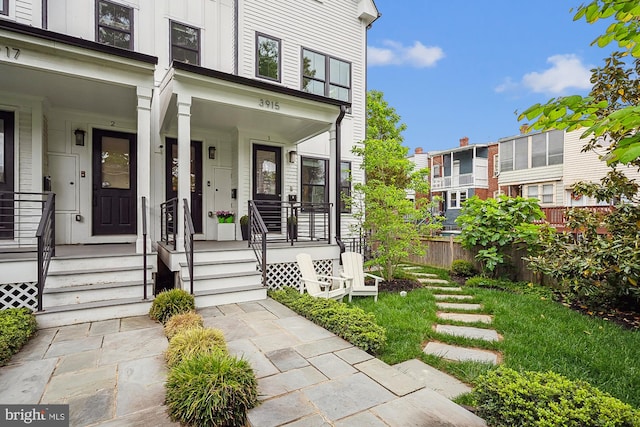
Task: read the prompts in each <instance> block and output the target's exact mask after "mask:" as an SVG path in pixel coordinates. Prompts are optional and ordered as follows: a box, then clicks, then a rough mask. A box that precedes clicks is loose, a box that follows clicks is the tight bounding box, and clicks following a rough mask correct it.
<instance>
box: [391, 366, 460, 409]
mask: <svg viewBox="0 0 640 427" xmlns="http://www.w3.org/2000/svg"><path fill="white" fill-rule="evenodd" d="M393 367H394V368H395V369H397V370H399V371H400V372H403V373H405V374H407V375H408V376H409V377H411V378H413V379H415V380H418V381H419V382H420V383H422V384H424V386H425V387H426V388H428V389H430V390H433V391H436V392H438V393H440V394H441V395H443V396H444V397H446V398H447V399H455V398H456V397H458V396H460V395H462V394H466V393H470V392H471V387H469V386H468V385H466V384H465V383H463V382H462V381H460V380H459V379H457V378H455V377H452V376H451V375H449V374H446V373H444V372H442V371H439V370H437V369H436V368H434V367H432V366H429V365H427V364H426V363H424V362H423V361H421V360H418V359H411V360H407V361H405V362H402V363H398V364H396V365H393Z"/></svg>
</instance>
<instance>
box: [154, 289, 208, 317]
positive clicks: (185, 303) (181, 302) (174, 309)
mask: <svg viewBox="0 0 640 427" xmlns="http://www.w3.org/2000/svg"><path fill="white" fill-rule="evenodd" d="M195 309H196V303H195V299H194V297H193V295H191V294H189V292H187V291H185V290H182V289H171V290H169V291H163V292H160V293H159V294H158V295H157V296H156V297H155V299H154V300H153V303H152V304H151V309H150V310H149V316H150V317H151V318H152V319H153V320H157V321H158V322H160V323H162V324H163V325H164V324H165V323H167V321H168V320H169V318H170V317H171V316H173V315H174V314H180V313H186V312H188V311H194V310H195Z"/></svg>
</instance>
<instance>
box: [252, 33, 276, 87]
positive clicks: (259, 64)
mask: <svg viewBox="0 0 640 427" xmlns="http://www.w3.org/2000/svg"><path fill="white" fill-rule="evenodd" d="M280 46H281V42H280V40H279V39H276V38H273V37H269V36H267V35H265V34H260V33H256V77H262V78H264V79H269V80H275V81H278V82H279V81H280Z"/></svg>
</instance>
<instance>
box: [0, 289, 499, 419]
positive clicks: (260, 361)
mask: <svg viewBox="0 0 640 427" xmlns="http://www.w3.org/2000/svg"><path fill="white" fill-rule="evenodd" d="M200 313H201V314H202V315H203V317H204V320H205V325H206V326H207V327H215V328H219V329H221V330H222V331H223V332H224V334H225V338H226V340H227V345H228V348H229V350H230V352H232V353H233V354H235V355H237V356H241V357H244V358H245V359H247V360H249V361H250V363H251V364H252V366H253V368H254V371H255V373H256V376H257V378H258V387H259V389H258V391H259V394H260V400H261V405H259V406H258V407H256V408H254V409H252V410H251V411H249V414H248V415H249V423H250V425H251V426H255V427H263V426H264V427H270V426H274V427H275V426H289V427H295V426H299V427H302V426H309V427H313V426H342V427H346V426H349V427H358V426H372V427H376V426H398V427H400V426H409V425H411V426H441V427H445V426H450V427H454V426H456V427H457V426H470V427H475V426H486V424H485V423H484V421H483V420H481V419H480V418H478V417H477V416H475V415H473V414H472V413H470V412H468V411H466V410H465V409H463V408H462V407H460V406H458V405H456V404H454V403H453V402H451V401H450V400H449V398H453V397H454V396H457V395H459V394H462V393H465V392H468V391H469V389H468V388H467V386H465V385H464V384H462V383H460V382H459V381H457V380H455V379H454V378H452V377H449V376H448V375H446V374H444V373H442V372H439V371H437V370H435V369H433V368H431V367H430V366H428V365H426V364H424V363H422V362H420V361H418V360H410V361H407V362H404V363H401V364H399V365H396V366H393V367H392V366H389V365H387V364H385V363H383V362H382V361H380V360H378V359H375V358H373V357H372V356H371V355H369V354H367V353H365V352H364V351H362V350H360V349H358V348H356V347H354V346H352V345H351V344H349V343H348V342H346V341H344V340H342V339H341V338H339V337H337V336H335V335H334V334H332V333H330V332H328V331H326V330H325V329H323V328H320V327H319V326H317V325H315V324H313V323H312V322H310V321H308V320H306V319H304V318H302V317H301V316H298V315H297V314H295V313H294V312H292V311H291V310H289V309H288V308H286V307H284V306H283V305H281V304H279V303H277V302H275V301H273V300H270V299H267V300H264V301H259V302H253V303H244V304H230V305H225V306H219V307H212V308H208V309H204V310H200ZM166 348H167V340H166V338H165V336H164V333H163V330H162V326H161V325H160V324H158V323H154V322H152V321H151V320H150V319H149V318H148V317H147V316H141V317H133V318H123V319H114V320H109V321H104V322H93V323H83V324H79V325H73V326H66V327H61V328H52V329H44V330H40V331H39V332H38V334H37V336H35V337H34V338H32V339H31V341H30V342H29V343H28V344H27V345H26V346H25V347H24V348H23V349H22V350H21V351H20V353H18V354H17V355H15V356H14V357H13V359H12V360H11V362H10V364H9V365H7V366H5V367H2V368H0V402H2V403H4V404H10V403H23V404H35V403H43V404H54V403H66V404H69V406H70V418H71V420H70V425H71V426H82V427H86V426H102V427H104V426H109V427H115V426H140V427H143V426H149V425H153V426H177V425H178V424H177V423H173V422H171V421H170V420H169V419H168V417H167V414H166V408H165V407H164V406H163V401H164V381H165V380H166V375H167V370H166V364H165V362H164V358H163V353H164V351H165V349H166Z"/></svg>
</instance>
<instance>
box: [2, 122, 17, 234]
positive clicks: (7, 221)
mask: <svg viewBox="0 0 640 427" xmlns="http://www.w3.org/2000/svg"><path fill="white" fill-rule="evenodd" d="M13 120H14V116H13V113H12V112H8V111H0V239H13V224H14V222H13V216H14V212H13V197H14V196H13V191H14V176H13V145H14V141H13V138H14V130H13ZM5 192H6V193H5Z"/></svg>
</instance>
